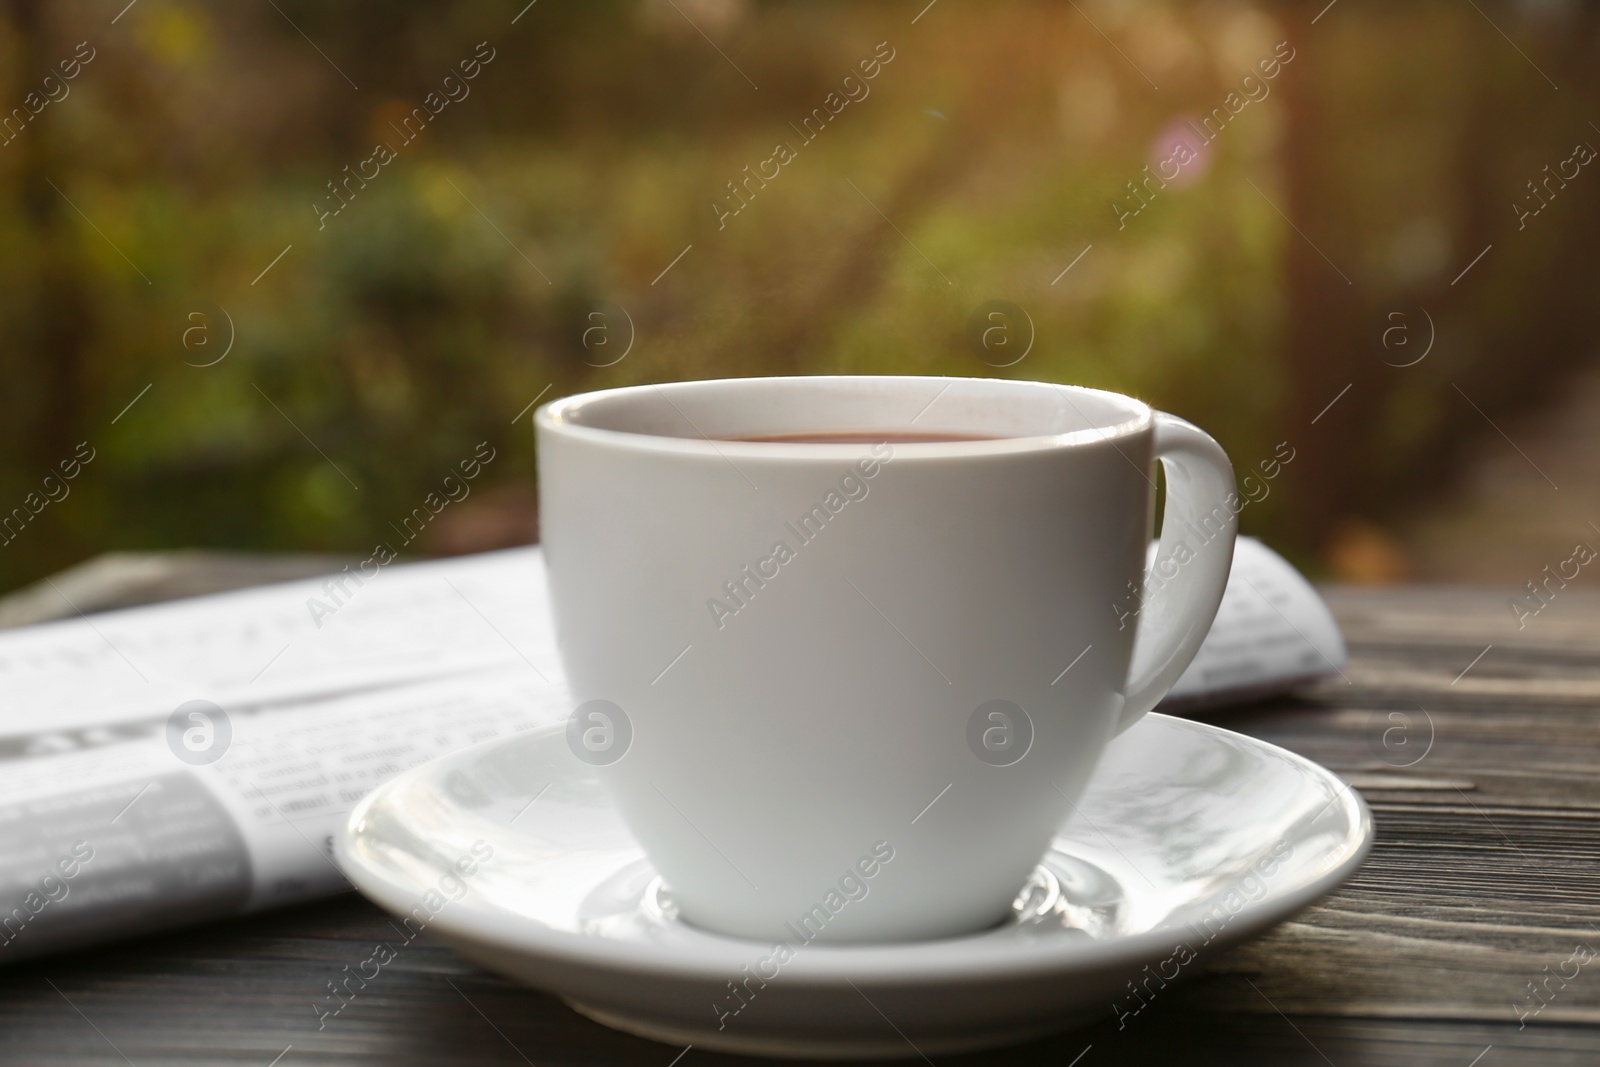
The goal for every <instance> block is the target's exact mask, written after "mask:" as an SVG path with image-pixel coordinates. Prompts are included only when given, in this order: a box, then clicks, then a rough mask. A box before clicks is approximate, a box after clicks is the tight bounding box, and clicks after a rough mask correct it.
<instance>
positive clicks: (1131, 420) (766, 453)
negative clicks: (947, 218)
mask: <svg viewBox="0 0 1600 1067" xmlns="http://www.w3.org/2000/svg"><path fill="white" fill-rule="evenodd" d="M884 382H926V383H929V384H930V385H931V386H936V385H939V384H941V383H942V384H943V385H944V388H945V389H948V388H950V387H951V386H953V385H955V384H957V383H968V384H973V385H978V386H981V385H985V384H990V385H997V386H1005V387H1008V388H1015V387H1019V386H1020V387H1024V388H1029V387H1032V388H1037V389H1040V390H1053V391H1057V392H1059V393H1060V394H1061V395H1062V396H1063V397H1065V398H1066V399H1067V403H1068V404H1069V405H1070V404H1072V399H1071V398H1072V397H1073V396H1079V397H1083V398H1086V399H1089V398H1092V399H1093V400H1095V401H1096V402H1098V403H1102V404H1107V405H1110V406H1111V407H1113V408H1120V409H1121V412H1122V413H1123V414H1125V415H1126V417H1125V418H1123V419H1121V420H1120V421H1118V422H1115V423H1112V424H1110V425H1104V426H1087V427H1085V428H1083V429H1079V430H1069V431H1066V432H1063V433H1058V434H1034V435H1028V436H1017V437H999V438H992V439H982V440H972V441H916V442H911V441H899V440H893V439H892V438H891V439H890V441H891V443H892V444H893V446H894V451H895V456H896V458H897V459H898V458H900V457H902V456H903V457H905V458H922V459H942V458H958V457H973V456H993V455H1008V454H1014V453H1019V452H1033V451H1039V450H1043V449H1058V448H1069V447H1081V446H1086V445H1092V444H1098V443H1101V442H1106V441H1112V442H1115V441H1118V440H1122V439H1126V438H1130V437H1133V436H1136V435H1138V434H1140V433H1143V432H1147V431H1149V430H1150V429H1151V428H1152V426H1153V425H1154V422H1155V413H1154V411H1153V410H1152V409H1151V407H1150V405H1148V404H1146V403H1145V402H1144V401H1142V400H1138V399H1136V398H1134V397H1131V396H1127V395H1125V394H1123V393H1117V392H1113V391H1111V390H1107V389H1093V388H1090V387H1088V386H1082V385H1064V384H1060V383H1056V382H1041V381H1036V380H1033V379H1019V378H976V377H972V378H969V377H962V376H951V375H918V374H819V375H805V374H797V375H767V376H753V377H747V378H698V379H691V380H688V381H680V382H662V383H659V384H645V385H630V386H619V387H616V388H611V389H597V390H591V391H589V392H585V393H575V394H573V395H572V396H568V397H561V398H559V399H556V400H551V401H549V402H548V403H546V404H544V405H543V406H541V407H539V408H538V409H537V410H536V411H535V412H534V415H533V424H534V426H535V427H536V429H538V430H540V431H543V432H548V433H556V434H561V435H563V436H568V437H571V438H574V439H576V440H580V441H586V442H589V443H592V444H599V445H608V446H611V447H614V448H622V449H627V450H630V451H640V452H654V453H670V454H678V455H690V456H712V457H721V458H726V457H728V456H730V455H731V456H733V457H736V458H743V459H751V460H762V459H768V460H773V459H776V460H808V459H810V460H816V459H827V460H836V459H840V458H851V459H853V458H855V457H856V456H858V455H860V453H861V449H862V447H863V445H862V443H860V442H853V441H851V442H839V443H833V442H828V443H823V442H816V441H803V442H802V441H738V440H729V439H725V438H709V437H704V436H702V437H699V438H695V437H674V436H670V435H666V434H656V433H647V432H643V431H637V430H618V429H612V428H609V427H600V426H591V425H585V424H584V423H582V422H580V421H578V419H579V417H580V416H581V415H582V414H583V409H584V408H585V407H586V406H589V405H594V404H599V403H604V402H607V401H612V400H617V399H624V398H627V397H629V396H640V395H644V394H648V393H652V392H653V393H656V394H658V395H663V396H664V397H665V399H667V401H668V403H671V402H672V398H671V397H670V396H667V395H666V394H668V393H688V392H692V391H699V390H703V389H706V388H709V387H714V386H726V385H728V384H729V383H748V384H749V385H750V386H759V385H763V384H764V385H769V386H772V387H775V388H785V387H786V384H785V383H806V384H824V385H826V384H841V383H884ZM942 395H943V390H940V391H939V392H938V394H937V395H936V396H935V397H934V399H933V400H931V401H930V402H929V403H930V406H931V404H932V403H934V402H936V401H937V399H938V396H942ZM674 406H676V405H674ZM1073 407H1074V408H1076V405H1073ZM1080 414H1081V412H1080Z"/></svg>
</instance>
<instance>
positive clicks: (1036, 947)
mask: <svg viewBox="0 0 1600 1067" xmlns="http://www.w3.org/2000/svg"><path fill="white" fill-rule="evenodd" d="M1151 720H1155V722H1156V723H1159V724H1160V725H1162V726H1163V727H1166V728H1176V729H1179V730H1183V731H1187V732H1190V733H1192V734H1194V735H1196V736H1197V737H1199V738H1202V739H1203V741H1202V743H1211V742H1213V741H1215V740H1216V739H1219V738H1222V737H1227V738H1230V739H1238V740H1242V741H1244V742H1245V743H1247V744H1248V745H1249V746H1251V747H1252V748H1254V749H1256V750H1257V752H1258V753H1260V754H1262V755H1266V754H1271V755H1274V756H1276V757H1279V758H1286V759H1287V760H1288V761H1289V762H1290V763H1292V764H1294V765H1296V766H1297V767H1298V768H1299V769H1300V770H1301V772H1302V773H1303V774H1304V775H1305V776H1306V777H1307V778H1308V779H1312V780H1321V781H1322V782H1323V783H1325V784H1327V785H1328V786H1329V787H1330V789H1332V790H1333V791H1334V792H1335V796H1334V799H1333V800H1332V801H1330V802H1329V804H1328V807H1329V808H1330V809H1333V808H1334V806H1335V803H1336V802H1337V803H1339V805H1340V808H1342V810H1343V811H1344V814H1345V819H1346V824H1347V826H1348V830H1347V832H1346V833H1345V835H1344V845H1345V851H1344V852H1343V853H1342V854H1340V856H1339V858H1338V859H1337V861H1335V862H1333V863H1332V865H1331V866H1329V867H1327V868H1326V869H1325V870H1324V871H1323V872H1322V873H1321V874H1319V875H1318V876H1316V877H1315V878H1312V879H1310V880H1308V881H1306V882H1304V883H1301V884H1300V885H1298V886H1295V887H1292V888H1289V889H1286V890H1284V891H1282V892H1281V893H1279V894H1276V895H1269V896H1266V897H1264V898H1262V899H1261V900H1259V901H1251V902H1248V903H1247V904H1246V905H1245V906H1244V907H1243V908H1241V909H1240V910H1239V911H1238V912H1237V913H1235V919H1234V921H1233V922H1232V923H1230V924H1229V926H1228V928H1227V929H1226V930H1224V931H1221V932H1219V933H1217V934H1216V935H1215V936H1214V937H1213V938H1212V939H1211V940H1210V941H1208V942H1207V943H1206V944H1205V945H1203V946H1202V947H1201V949H1200V950H1199V951H1200V952H1202V953H1211V952H1215V951H1218V950H1220V949H1222V948H1226V947H1228V946H1231V945H1235V944H1238V943H1241V942H1243V941H1246V940H1248V939H1250V938H1251V937H1254V936H1255V935H1256V934H1258V933H1260V932H1261V931H1263V930H1265V929H1268V928H1270V927H1272V926H1275V925H1277V924H1278V923H1280V922H1283V921H1284V920H1286V919H1288V918H1289V917H1291V916H1293V915H1294V914H1296V913H1298V912H1300V911H1302V910H1303V909H1305V908H1307V907H1309V906H1310V905H1312V904H1314V903H1316V902H1317V901H1318V900H1320V899H1322V898H1323V897H1325V896H1326V895H1328V894H1329V893H1330V892H1332V891H1333V890H1334V889H1335V888H1337V887H1338V886H1339V885H1340V884H1341V883H1343V882H1344V881H1346V880H1347V879H1348V878H1349V877H1350V876H1351V875H1352V874H1354V873H1355V871H1356V870H1357V869H1359V868H1360V866H1361V864H1362V863H1364V862H1365V860H1366V858H1367V855H1368V854H1369V853H1370V851H1371V849H1372V845H1373V837H1374V835H1373V821H1372V813H1371V810H1370V809H1369V808H1368V806H1367V804H1366V801H1365V800H1364V799H1363V798H1362V796H1361V795H1360V793H1359V792H1358V791H1357V790H1356V789H1355V787H1354V786H1352V785H1350V784H1349V783H1348V782H1345V781H1344V780H1343V779H1342V778H1340V777H1339V776H1338V775H1336V774H1335V773H1334V772H1332V771H1330V770H1328V769H1327V768H1326V767H1323V766H1322V765H1320V764H1318V763H1316V762H1315V761H1313V760H1310V759H1307V758H1306V757H1304V756H1301V755H1299V754H1298V753H1294V752H1290V751H1289V750H1287V749H1284V748H1282V747H1280V746H1278V745H1274V744H1272V743H1271V742H1269V741H1263V740H1261V739H1259V738H1255V737H1251V736H1249V735H1247V734H1240V733H1237V732H1236V731H1233V730H1228V729H1226V728H1224V727H1221V726H1216V725H1213V724H1211V723H1205V722H1197V721H1195V720H1192V719H1181V718H1177V717H1175V716H1170V715H1164V714H1160V713H1157V712H1152V713H1150V714H1149V715H1147V716H1145V718H1144V719H1142V720H1140V722H1139V723H1138V724H1136V725H1135V726H1134V727H1133V729H1134V730H1138V729H1140V728H1141V727H1143V726H1144V725H1145V724H1146V723H1147V722H1150V721H1151ZM561 732H563V726H562V725H561V724H559V723H558V724H551V725H549V726H544V727H536V728H534V729H532V730H528V731H524V732H521V733H518V734H514V735H512V736H511V737H501V738H494V739H491V740H489V741H485V742H480V743H479V744H476V745H472V746H470V747H468V748H464V749H460V750H458V751H456V752H453V753H450V754H448V755H446V756H442V757H439V759H440V760H443V761H449V762H451V763H456V762H468V761H471V760H472V759H475V758H477V756H478V754H479V753H480V752H481V751H487V750H489V749H492V748H495V747H497V746H499V745H504V744H508V743H511V742H512V741H521V742H524V743H526V742H527V741H529V740H530V739H531V738H532V737H536V736H538V735H540V734H550V735H554V734H559V733H561ZM437 770H438V768H437V767H436V766H435V761H429V762H428V763H426V764H423V765H421V766H418V767H414V768H412V769H410V770H408V771H405V772H403V773H402V774H400V775H397V776H396V777H394V778H392V779H390V780H389V781H388V782H385V783H384V784H383V785H381V786H379V787H378V788H376V789H374V790H373V791H372V792H371V793H369V794H368V795H367V796H366V797H363V798H362V799H361V801H360V802H358V803H357V805H356V807H355V808H354V809H353V810H352V811H351V813H350V816H349V818H348V819H347V820H346V821H345V823H344V825H343V827H342V828H341V829H340V831H339V833H338V834H337V835H336V837H335V842H334V845H335V848H334V851H335V857H336V859H337V860H338V862H339V866H340V868H341V869H342V870H343V871H344V873H345V875H346V876H347V877H348V878H349V879H350V881H351V882H352V883H353V884H354V885H355V886H356V888H357V889H358V890H360V891H361V892H362V893H363V894H364V895H365V896H367V897H368V898H369V899H372V900H373V901H374V902H376V903H378V904H379V905H380V906H382V907H383V908H385V909H386V910H388V911H391V912H396V913H400V914H404V913H406V912H407V911H408V910H409V909H410V908H412V907H413V906H415V904H416V901H417V900H418V899H419V896H420V894H419V893H418V891H417V889H416V887H415V886H410V885H407V884H403V883H401V882H400V881H399V880H398V879H392V878H390V877H389V876H388V875H387V874H385V873H382V872H380V871H378V870H377V869H375V868H373V867H369V866H368V865H367V864H366V863H365V862H364V861H363V860H361V859H360V858H358V857H357V856H356V855H355V853H354V850H353V846H354V843H355V841H356V839H358V838H359V837H361V836H365V835H366V833H367V831H362V830H358V829H357V827H358V826H360V824H361V823H362V822H363V820H364V819H365V817H366V813H367V811H368V810H369V809H370V808H371V807H372V806H373V805H375V804H377V803H379V802H381V801H383V800H384V799H385V798H387V797H389V796H391V795H393V794H395V793H399V792H402V791H404V790H406V789H409V788H411V787H413V786H414V785H415V784H416V782H417V781H418V780H421V779H423V778H424V777H426V776H428V775H432V774H434V773H436V772H437ZM578 770H579V769H578V768H574V773H576V772H577V771H578ZM1089 788H1090V789H1091V790H1092V789H1093V782H1092V780H1091V784H1090V787H1089ZM1336 810H1338V809H1336ZM1319 817H1320V813H1319ZM1063 825H1065V823H1063ZM1330 851H1331V850H1330ZM469 899H471V896H470V894H469V896H468V897H466V898H464V900H469ZM457 903H459V902H457ZM429 926H430V928H432V929H433V930H434V932H435V933H437V934H439V935H440V936H442V937H444V938H446V939H459V940H463V941H469V942H472V943H474V944H477V945H482V946H484V947H485V948H486V949H489V950H490V951H492V952H494V953H496V954H502V953H506V952H513V953H516V954H518V955H523V956H529V957H536V958H539V959H541V960H543V961H545V962H548V963H557V964H561V965H564V966H567V967H580V968H586V969H590V970H602V971H610V972H617V973H624V974H626V975H628V976H630V977H642V976H645V975H648V976H650V977H653V978H660V979H666V980H671V981H706V980H710V981H713V982H717V981H721V980H722V979H723V978H726V977H727V975H728V974H730V973H736V972H737V971H738V969H739V967H740V966H741V965H742V964H748V963H750V962H751V959H752V954H753V953H754V954H760V953H765V952H768V951H769V947H770V946H769V945H768V943H767V942H764V941H755V940H749V939H744V938H737V937H731V936H728V935H725V934H719V933H716V932H715V931H710V930H702V929H698V928H696V930H695V933H696V934H697V935H698V936H699V938H700V940H699V941H697V942H696V943H695V944H694V945H693V947H692V948H691V949H689V950H687V951H686V950H685V948H684V946H662V945H655V944H649V943H636V942H624V941H613V940H609V939H606V938H601V937H596V936H594V935H591V934H583V933H577V932H573V931H567V930H559V929H555V928H553V927H549V926H545V925H543V924H542V923H540V922H538V920H536V919H533V918H531V917H530V916H528V915H526V914H522V913H517V912H511V911H501V910H496V911H492V912H491V911H487V910H483V909H477V910H472V909H455V908H446V909H444V910H443V911H441V912H439V913H438V914H437V915H435V916H434V917H433V918H432V920H431V921H430V923H429ZM1174 935H1178V937H1179V939H1180V940H1183V936H1182V928H1173V927H1161V928H1156V929H1153V930H1144V931H1140V932H1138V933H1132V934H1121V935H1116V934H1113V935H1111V936H1108V937H1105V938H1103V939H1096V940H1092V941H1084V940H1081V939H1068V940H1058V941H1051V942H1048V943H1027V942H1018V941H1010V940H1004V939H998V938H994V937H992V936H991V935H990V933H989V932H988V931H979V932H976V933H973V934H967V935H963V936H960V937H954V938H937V939H930V940H926V941H911V942H905V941H902V942H886V943H867V944H843V945H806V946H803V947H804V948H805V949H806V951H803V952H802V951H799V950H796V953H795V956H794V958H793V959H792V960H791V961H790V962H788V963H786V964H785V965H784V981H785V984H786V985H793V986H797V987H815V988H832V987H834V986H837V985H838V984H839V983H841V982H844V981H857V982H872V981H879V980H881V981H892V982H893V983H894V984H895V985H896V986H897V987H901V988H904V987H938V986H943V985H947V984H950V983H960V984H962V985H970V984H971V983H972V982H973V981H974V980H982V979H1003V980H1006V981H1015V980H1037V979H1040V978H1046V977H1049V976H1051V975H1054V974H1058V973H1060V972H1062V971H1073V972H1078V971H1084V970H1092V969H1096V968H1099V967H1102V966H1103V967H1114V966H1119V965H1124V964H1126V963H1127V962H1129V960H1130V959H1132V960H1138V959H1144V958H1145V957H1146V956H1147V955H1149V954H1150V953H1153V952H1155V953H1159V952H1161V951H1164V950H1166V949H1168V948H1170V947H1171V946H1172V943H1173V940H1172V939H1173V937H1174Z"/></svg>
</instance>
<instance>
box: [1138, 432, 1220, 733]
mask: <svg viewBox="0 0 1600 1067" xmlns="http://www.w3.org/2000/svg"><path fill="white" fill-rule="evenodd" d="M1155 458H1156V459H1159V460H1160V461H1161V465H1162V467H1163V468H1164V469H1165V470H1166V473H1167V504H1166V510H1165V511H1164V512H1163V513H1162V517H1161V544H1160V546H1159V547H1158V548H1157V549H1156V566H1157V567H1160V566H1161V565H1162V563H1163V562H1170V561H1171V560H1172V559H1174V558H1175V556H1174V554H1175V553H1178V552H1179V547H1180V545H1181V546H1184V547H1185V548H1186V549H1187V554H1186V557H1185V556H1182V555H1180V556H1177V557H1176V558H1178V560H1179V563H1178V567H1177V571H1176V573H1175V574H1174V575H1172V577H1171V578H1169V579H1167V580H1165V581H1163V582H1162V583H1161V585H1160V586H1158V587H1155V588H1154V589H1153V591H1152V586H1151V582H1150V576H1149V575H1146V580H1145V589H1146V595H1145V597H1144V600H1143V607H1142V608H1141V610H1140V612H1139V623H1138V629H1137V630H1136V631H1135V633H1134V639H1133V662H1132V666H1131V667H1130V668H1129V670H1128V685H1127V689H1126V693H1127V696H1126V697H1125V699H1124V701H1123V706H1122V715H1121V717H1120V718H1119V719H1118V720H1117V729H1116V732H1117V733H1119V734H1120V733H1121V732H1122V731H1124V730H1126V729H1127V728H1128V727H1130V726H1132V725H1133V724H1134V723H1136V722H1138V721H1139V720H1140V719H1142V718H1144V715H1145V713H1146V712H1148V711H1149V710H1150V709H1151V708H1153V707H1155V706H1156V704H1157V703H1158V702H1159V701H1160V700H1161V698H1162V697H1164V696H1166V695H1167V690H1169V689H1171V688H1172V686H1173V685H1174V684H1175V683H1176V682H1177V681H1178V677H1179V676H1180V675H1182V674H1183V672H1184V670H1185V668H1187V667H1188V666H1189V661H1190V660H1192V659H1194V655H1195V653H1196V652H1198V651H1199V650H1200V643H1201V642H1202V641H1204V640H1205V637H1206V634H1207V633H1208V632H1209V631H1210V630H1211V621H1212V619H1214V618H1215V617H1216V614H1217V605H1219V604H1221V603H1222V593H1223V590H1224V589H1226V588H1227V584H1228V571H1229V569H1230V568H1231V567H1232V565H1233V542H1234V537H1235V535H1236V534H1237V533H1238V529H1239V517H1238V515H1237V514H1236V512H1235V511H1234V509H1233V508H1232V507H1230V506H1229V504H1228V503H1227V499H1228V497H1229V496H1230V495H1233V494H1234V493H1235V486H1234V481H1233V464H1231V463H1229V462H1228V455H1227V453H1225V452H1224V451H1223V450H1222V446H1221V445H1219V444H1217V442H1216V441H1214V440H1212V439H1211V435H1210V434H1208V433H1206V432H1205V431H1204V430H1201V429H1200V428H1199V427H1197V426H1194V425H1192V424H1191V423H1188V422H1185V421H1184V420H1182V419H1180V418H1177V417H1175V416H1173V415H1168V414H1166V413H1165V412H1160V411H1158V412H1156V413H1155ZM1202 539H1203V540H1202Z"/></svg>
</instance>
